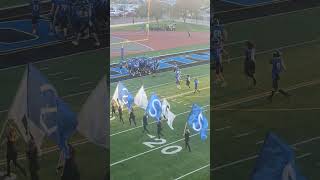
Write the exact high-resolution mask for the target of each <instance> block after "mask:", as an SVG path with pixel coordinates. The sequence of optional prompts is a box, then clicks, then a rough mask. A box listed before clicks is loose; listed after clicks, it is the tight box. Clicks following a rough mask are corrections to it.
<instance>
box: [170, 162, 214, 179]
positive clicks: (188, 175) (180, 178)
mask: <svg viewBox="0 0 320 180" xmlns="http://www.w3.org/2000/svg"><path fill="white" fill-rule="evenodd" d="M209 166H210V164H207V165H205V166H202V167H201V168H198V169H196V170H193V171H191V172H189V173H187V174H184V175H182V176H180V177H178V178H175V179H174V180H179V179H182V178H184V177H186V176H189V175H190V174H193V173H195V172H197V171H200V170H202V169H204V168H206V167H209Z"/></svg>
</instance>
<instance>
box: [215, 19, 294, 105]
mask: <svg viewBox="0 0 320 180" xmlns="http://www.w3.org/2000/svg"><path fill="white" fill-rule="evenodd" d="M212 32H213V33H212V35H213V37H212V39H213V60H214V68H215V71H216V73H215V74H216V78H215V80H214V83H213V85H214V87H213V89H214V91H215V89H216V87H217V85H218V83H219V82H222V83H221V87H225V86H226V85H227V84H226V82H225V79H224V76H223V65H222V56H223V54H226V55H228V53H227V52H226V51H225V50H224V49H223V44H224V42H225V40H226V31H225V30H224V27H223V25H221V24H220V22H219V20H218V19H214V24H213V27H212ZM245 45H246V49H245V60H244V73H245V75H246V77H247V78H248V80H249V88H251V87H252V86H253V87H255V86H256V84H257V80H256V78H255V76H254V75H255V71H256V62H255V54H256V51H255V44H254V43H253V42H251V41H247V42H246V44H245ZM228 62H229V61H228ZM270 64H271V65H272V71H271V74H272V76H271V77H272V91H271V94H270V95H269V96H268V100H269V101H270V102H271V101H272V97H273V96H274V94H275V93H276V92H277V91H279V93H281V94H283V95H284V96H286V97H289V96H290V95H289V93H287V92H285V91H284V90H282V89H279V80H280V74H281V72H283V71H285V70H286V67H285V64H284V61H283V58H282V55H281V52H280V51H279V50H276V51H275V52H274V53H273V54H272V58H271V60H270Z"/></svg>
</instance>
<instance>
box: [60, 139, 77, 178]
mask: <svg viewBox="0 0 320 180" xmlns="http://www.w3.org/2000/svg"><path fill="white" fill-rule="evenodd" d="M69 151H70V157H69V158H67V159H66V160H65V163H64V169H63V174H62V176H61V180H80V172H79V169H78V166H77V164H76V162H75V152H74V148H73V147H72V146H71V145H69Z"/></svg>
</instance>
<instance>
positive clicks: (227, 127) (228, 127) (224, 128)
mask: <svg viewBox="0 0 320 180" xmlns="http://www.w3.org/2000/svg"><path fill="white" fill-rule="evenodd" d="M230 128H231V126H226V127H223V128H218V129H215V131H223V130H226V129H230Z"/></svg>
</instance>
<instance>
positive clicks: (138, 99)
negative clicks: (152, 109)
mask: <svg viewBox="0 0 320 180" xmlns="http://www.w3.org/2000/svg"><path fill="white" fill-rule="evenodd" d="M134 103H135V104H136V105H137V106H138V107H140V108H142V109H144V110H145V109H147V106H148V98H147V94H146V92H145V91H144V88H143V86H141V88H140V89H139V91H138V93H137V95H136V96H135V97H134Z"/></svg>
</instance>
